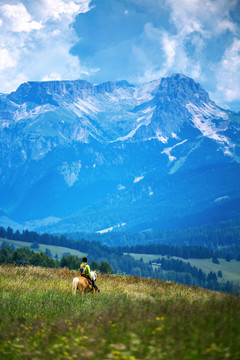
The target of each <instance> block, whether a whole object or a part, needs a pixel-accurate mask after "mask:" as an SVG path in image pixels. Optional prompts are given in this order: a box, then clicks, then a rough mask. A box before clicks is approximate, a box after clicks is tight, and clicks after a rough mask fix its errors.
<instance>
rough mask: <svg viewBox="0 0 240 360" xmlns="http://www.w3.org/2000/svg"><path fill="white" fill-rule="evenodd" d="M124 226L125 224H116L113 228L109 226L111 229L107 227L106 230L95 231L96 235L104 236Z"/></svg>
mask: <svg viewBox="0 0 240 360" xmlns="http://www.w3.org/2000/svg"><path fill="white" fill-rule="evenodd" d="M125 225H126V223H122V224H118V225H115V226H111V227H109V228H107V229H103V230H99V231H96V233H97V234H106V233H108V232H111V231H113V229H116V228H120V227H122V226H125Z"/></svg>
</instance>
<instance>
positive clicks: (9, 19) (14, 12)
mask: <svg viewBox="0 0 240 360" xmlns="http://www.w3.org/2000/svg"><path fill="white" fill-rule="evenodd" d="M0 14H1V15H2V17H3V19H1V20H2V23H3V25H4V26H5V31H6V30H9V31H14V32H22V31H26V32H30V31H32V30H40V29H41V28H42V24H41V23H38V22H37V21H33V20H32V17H31V15H30V14H29V13H28V12H27V10H26V8H25V6H24V5H23V4H21V3H20V4H17V5H9V4H4V5H2V6H1V7H0Z"/></svg>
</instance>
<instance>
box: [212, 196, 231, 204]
mask: <svg viewBox="0 0 240 360" xmlns="http://www.w3.org/2000/svg"><path fill="white" fill-rule="evenodd" d="M227 199H230V196H229V195H225V196H220V197H218V198H216V199H215V200H214V202H215V203H219V202H221V201H223V200H227Z"/></svg>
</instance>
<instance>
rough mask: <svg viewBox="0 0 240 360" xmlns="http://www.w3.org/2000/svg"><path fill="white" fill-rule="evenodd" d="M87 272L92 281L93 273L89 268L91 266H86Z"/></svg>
mask: <svg viewBox="0 0 240 360" xmlns="http://www.w3.org/2000/svg"><path fill="white" fill-rule="evenodd" d="M86 271H87V273H88V275H89V277H90V279H91V278H92V275H91V271H90V266H89V265H87V266H86Z"/></svg>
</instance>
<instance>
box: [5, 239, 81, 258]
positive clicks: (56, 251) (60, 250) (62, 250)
mask: <svg viewBox="0 0 240 360" xmlns="http://www.w3.org/2000/svg"><path fill="white" fill-rule="evenodd" d="M3 242H6V243H7V244H8V245H13V246H14V247H15V249H18V248H21V247H28V248H30V246H31V245H32V243H29V242H25V241H18V240H8V239H1V238H0V246H1V245H2V243H3ZM46 248H47V249H49V250H50V251H51V253H52V257H53V258H54V257H55V256H56V255H57V257H58V259H61V258H62V256H63V255H64V254H66V253H68V254H71V255H74V256H79V257H83V256H86V253H83V252H80V251H78V250H74V249H70V248H67V247H63V246H54V245H46V244H39V248H38V249H31V250H33V251H35V252H40V251H42V252H45V250H46Z"/></svg>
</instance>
